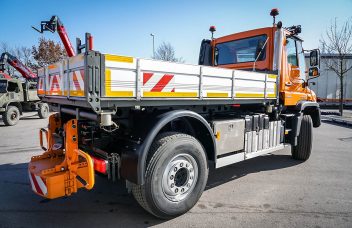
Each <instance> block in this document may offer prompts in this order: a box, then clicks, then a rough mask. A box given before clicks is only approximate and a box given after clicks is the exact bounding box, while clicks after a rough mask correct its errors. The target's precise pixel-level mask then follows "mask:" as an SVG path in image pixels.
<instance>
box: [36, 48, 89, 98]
mask: <svg viewBox="0 0 352 228" xmlns="http://www.w3.org/2000/svg"><path fill="white" fill-rule="evenodd" d="M84 63H85V60H84V54H80V55H77V56H74V57H70V58H67V59H65V60H62V61H60V62H57V63H54V64H50V65H49V66H47V67H43V68H40V69H38V95H39V96H41V97H44V96H45V97H48V98H50V97H73V98H74V97H84V72H85V64H84Z"/></svg>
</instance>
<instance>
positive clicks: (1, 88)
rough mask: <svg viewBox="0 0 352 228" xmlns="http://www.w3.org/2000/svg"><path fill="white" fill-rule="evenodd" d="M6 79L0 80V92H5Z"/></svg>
mask: <svg viewBox="0 0 352 228" xmlns="http://www.w3.org/2000/svg"><path fill="white" fill-rule="evenodd" d="M6 89H7V80H0V93H7V90H6Z"/></svg>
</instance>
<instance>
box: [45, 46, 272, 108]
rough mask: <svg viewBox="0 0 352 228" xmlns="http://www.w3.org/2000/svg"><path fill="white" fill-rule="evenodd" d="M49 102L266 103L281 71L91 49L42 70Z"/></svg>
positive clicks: (87, 105) (98, 105)
mask: <svg viewBox="0 0 352 228" xmlns="http://www.w3.org/2000/svg"><path fill="white" fill-rule="evenodd" d="M38 77H39V80H38V95H39V96H40V97H41V98H42V99H43V100H44V101H46V102H49V103H56V104H60V105H69V106H75V107H84V108H91V109H93V110H94V112H96V113H101V112H104V111H107V110H114V109H116V108H117V107H136V106H173V105H211V104H213V105H216V104H219V105H220V104H243V103H248V104H250V103H263V102H268V101H275V100H276V99H277V90H276V88H277V75H275V74H267V73H260V72H252V71H244V70H230V69H225V68H219V67H209V66H200V65H190V64H181V63H172V62H165V61H159V60H150V59H142V58H133V57H127V56H118V55H111V54H101V53H99V52H96V51H89V52H86V53H82V54H79V55H77V56H74V57H70V58H67V59H65V60H63V61H61V62H58V63H55V64H51V65H49V66H48V67H46V68H41V69H39V70H38Z"/></svg>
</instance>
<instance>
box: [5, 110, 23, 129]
mask: <svg viewBox="0 0 352 228" xmlns="http://www.w3.org/2000/svg"><path fill="white" fill-rule="evenodd" d="M2 120H3V121H4V123H5V125H6V126H13V125H16V124H17V123H18V121H19V120H20V110H19V109H18V108H17V107H16V106H8V107H7V109H6V111H5V112H4V113H3V114H2Z"/></svg>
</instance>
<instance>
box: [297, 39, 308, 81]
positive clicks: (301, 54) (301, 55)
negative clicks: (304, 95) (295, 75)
mask: <svg viewBox="0 0 352 228" xmlns="http://www.w3.org/2000/svg"><path fill="white" fill-rule="evenodd" d="M296 44H297V54H298V64H299V71H300V77H301V78H303V79H305V78H306V62H305V58H304V52H303V47H302V41H299V40H297V41H296Z"/></svg>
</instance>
